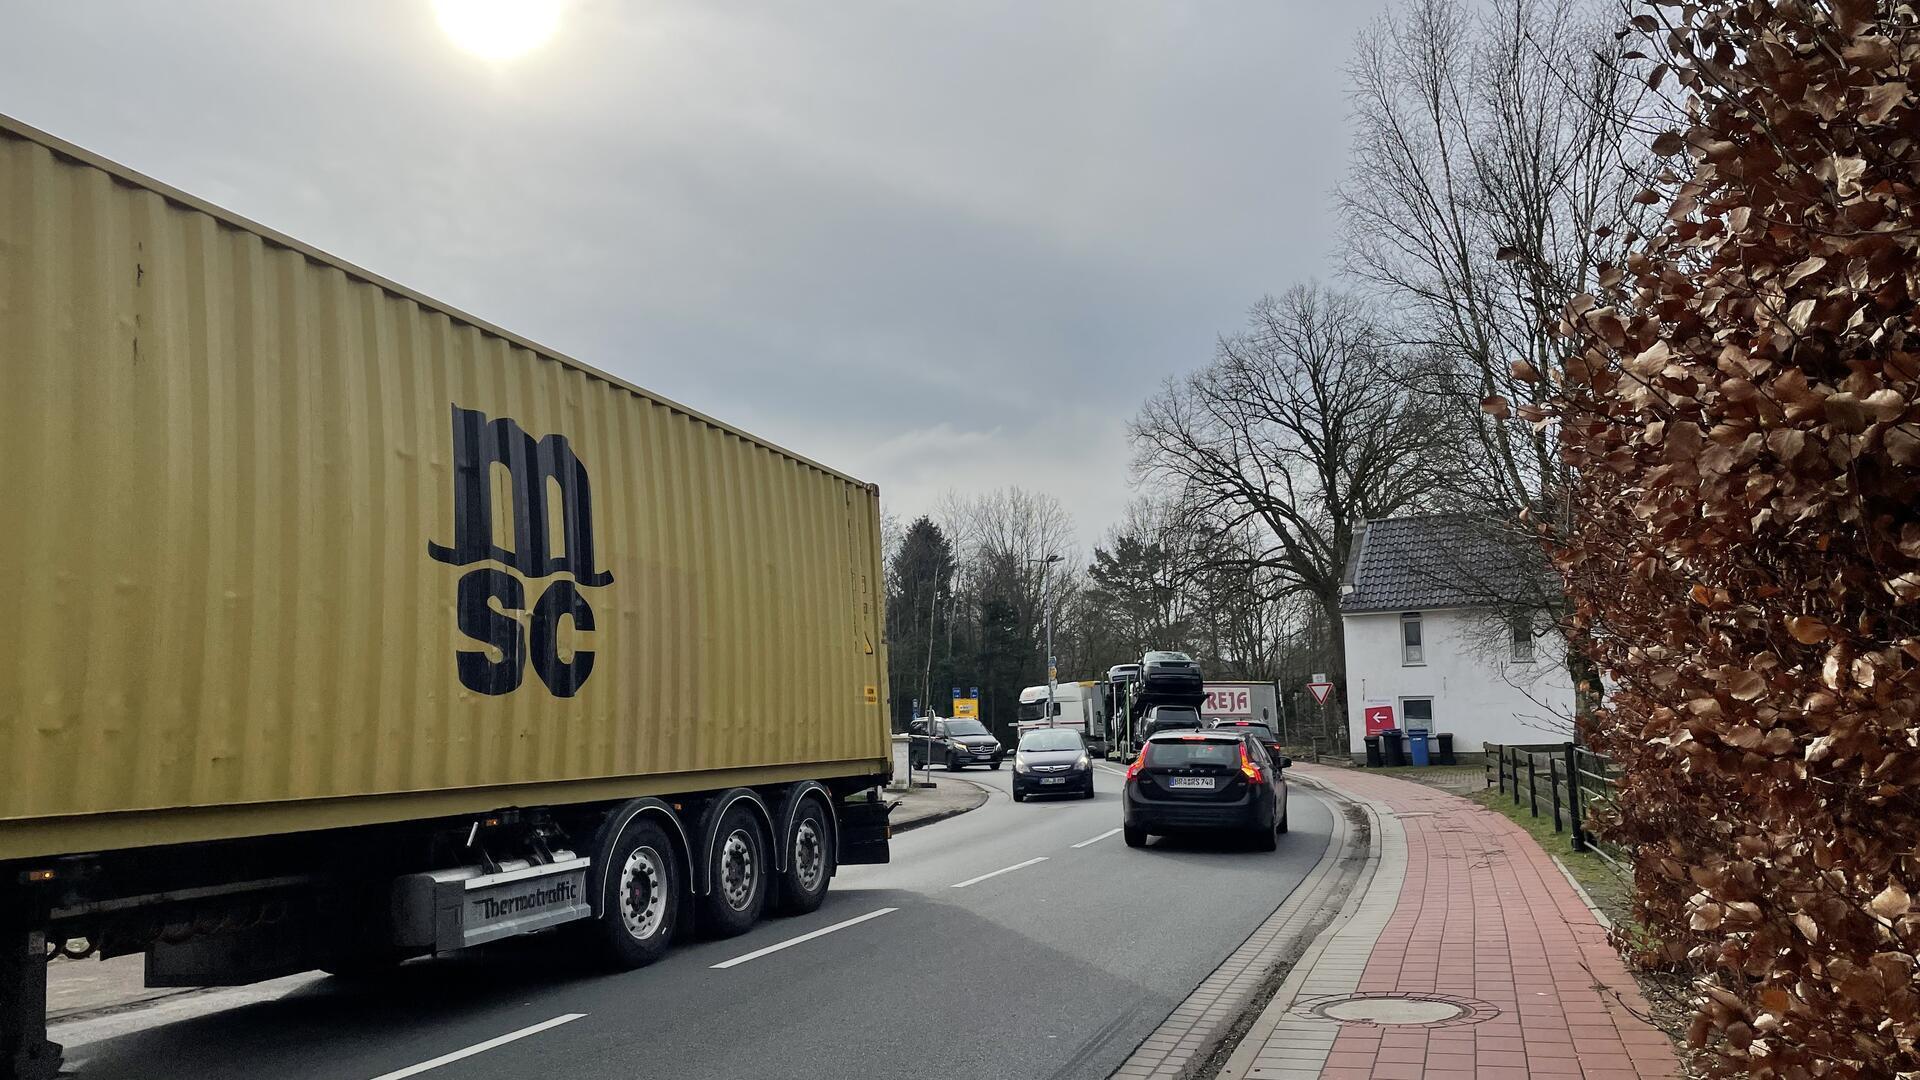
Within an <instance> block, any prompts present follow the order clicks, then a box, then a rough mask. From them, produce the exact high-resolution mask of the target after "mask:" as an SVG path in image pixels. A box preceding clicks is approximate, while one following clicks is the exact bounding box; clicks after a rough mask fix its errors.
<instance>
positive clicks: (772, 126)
mask: <svg viewBox="0 0 1920 1080" xmlns="http://www.w3.org/2000/svg"><path fill="white" fill-rule="evenodd" d="M1379 2H1380V0H1360V2H1357V3H1348V4H1340V5H1323V4H1294V3H1282V4H1276V3H1272V2H1271V0H1207V2H1205V3H1199V2H1194V3H1146V2H1144V0H1141V2H1133V0H1060V2H1058V3H1049V4H1031V3H1014V2H1012V0H979V2H976V3H968V4H958V5H955V4H948V5H940V4H924V5H904V4H895V3H885V2H881V0H845V2H842V3H834V4H827V5H819V4H815V5H793V4H787V3H774V2H772V0H739V2H737V3H731V4H727V5H716V4H711V3H708V2H705V0H652V2H650V3H647V4H644V5H641V4H627V3H616V2H614V0H575V2H574V3H572V4H570V5H569V10H568V13H567V15H566V16H565V20H564V22H563V24H562V26H561V29H560V31H559V33H558V34H557V35H556V36H555V38H554V39H553V40H552V41H551V42H550V43H549V44H547V45H546V46H544V47H542V48H541V49H539V50H537V51H535V52H534V53H532V54H529V55H528V56H527V57H525V58H523V59H521V60H519V61H515V62H511V63H489V62H485V61H480V60H477V59H475V58H473V57H471V56H469V55H467V54H464V53H461V52H459V51H457V50H456V49H454V48H453V47H452V46H451V44H450V43H449V42H448V41H447V40H446V39H445V37H444V35H442V34H441V32H440V31H439V29H438V27H437V26H436V25H435V23H434V20H433V18H432V15H431V13H430V11H429V7H428V5H427V4H426V3H425V0H420V2H418V3H402V2H395V0H337V2H333V3H328V4H308V5H291V4H274V5H241V6H239V7H235V6H233V5H231V4H222V3H214V2H213V0H179V2H176V3H173V4H167V5H151V4H144V3H138V2H135V0H122V2H117V3H116V2H110V0H100V2H96V3H89V4H35V5H21V6H19V9H18V10H16V11H14V12H12V13H11V14H10V15H9V33H8V34H7V35H6V36H5V37H4V39H0V100H4V101H6V102H7V103H8V105H7V108H8V109H9V110H10V111H12V112H13V113H14V114H15V115H17V116H19V117H20V118H21V119H23V120H25V121H27V122H28V123H32V124H35V125H37V126H40V127H43V128H46V129H47V130H49V131H52V132H53V133H55V134H57V135H59V136H61V137H63V138H66V139H69V140H72V141H74V142H77V143H79V144H80V145H83V146H86V147H88V148H90V149H93V150H96V151H98V152H101V153H103V154H106V155H107V156H109V157H113V158H115V159H117V160H120V161H122V162H124V163H126V164H128V165H129V166H131V167H133V168H135V169H138V170H140V171H143V172H147V173H149V174H151V175H154V176H156V177H158V178H160V179H162V180H164V181H166V182H168V183H172V184H175V185H177V186H179V187H182V188H184V189H186V190H188V191H192V192H194V193H196V194H199V195H202V196H205V197H207V198H210V199H212V200H213V201H215V202H218V203H221V204H223V205H226V206H228V207H230V208H231V209H233V210H235V211H236V212H238V213H241V214H244V215H246V216H249V217H253V218H255V219H256V220H259V221H262V222H264V223H266V224H269V225H271V226H273V227H275V228H278V229H280V230H282V231H284V232H287V233H290V234H292V235H294V236H298V237H300V238H301V239H303V240H306V241H308V242H310V243H313V244H315V245H316V246H319V247H321V248H324V249H326V250H329V251H332V252H335V253H336V254H338V255H340V256H342V257H343V258H346V259H348V260H350V261H353V262H357V263H359V264H361V265H363V266H366V267H368V268H369V269H372V270H374V271H376V272H379V273H382V274H385V275H387V276H390V277H393V278H395V279H396V280H400V281H404V282H406V283H408V284H409V285H412V286H414V287H416V288H419V289H420V290H421V291H423V292H426V293H428V294H429V295H433V296H438V297H440V298H442V299H444V300H446V301H447V302H449V303H452V304H454V305H456V306H458V307H461V308H464V309H466V310H469V311H472V312H474V313H475V314H477V315H480V316H481V317H483V318H486V319H488V320H490V321H493V322H496V323H499V324H501V325H503V326H508V327H511V328H513V329H515V330H517V331H519V332H521V333H524V334H526V335H527V336H529V337H531V338H534V339H535V340H538V341H541V342H544V343H546V344H549V345H551V346H553V347H555V348H558V349H560V350H562V351H565V352H568V353H571V354H573V355H576V356H578V357H580V358H581V359H583V360H585V361H587V362H589V363H592V364H594V365H596V366H598V367H602V368H605V369H607V370H610V371H613V372H615V373H617V374H619V375H621V376H623V377H626V378H629V379H632V380H633V381H635V382H637V383H639V384H641V385H643V386H647V387H649V388H652V389H655V390H657V391H659V392H660V393H662V394H665V395H667V396H669V397H672V398H676V399H678V400H682V401H685V402H686V403H688V404H689V405H692V406H694V407H696V408H699V409H701V410H703V411H706V412H709V413H711V414H713V415H716V416H719V417H722V418H724V419H727V420H729V421H731V422H734V423H737V424H740V425H741V426H743V427H746V428H747V429H749V430H753V431H756V432H759V433H761V434H764V435H766V436H767V437H768V438H771V439H773V440H774V441H776V442H779V443H781V444H783V445H787V446H790V447H792V448H793V449H795V450H797V451H799V452H801V453H805V454H807V455H809V456H811V457H815V458H818V459H820V460H822V461H825V462H827V463H829V464H831V465H834V466H836V467H838V468H842V469H844V470H846V471H848V472H850V473H852V474H854V475H857V476H862V477H866V478H870V479H873V480H875V481H876V482H879V483H881V484H882V485H883V491H884V492H885V493H886V497H887V498H888V500H889V504H890V507H891V508H892V509H894V510H896V511H900V512H909V511H912V510H917V509H923V508H926V507H928V506H931V505H932V503H933V502H934V501H936V500H937V499H938V498H939V496H940V495H941V494H942V493H943V492H946V491H948V490H960V491H977V490H984V489H989V488H995V487H1001V486H1005V485H1008V484H1017V485H1020V486H1024V487H1033V488H1039V489H1043V490H1046V491H1049V492H1051V493H1052V494H1054V495H1056V496H1057V497H1059V498H1060V499H1061V500H1062V502H1063V503H1065V504H1066V505H1067V506H1068V507H1069V508H1070V509H1071V510H1072V511H1073V513H1074V515H1075V517H1076V520H1077V521H1078V523H1079V527H1080V531H1081V534H1082V537H1083V540H1091V538H1093V537H1096V536H1098V535H1099V534H1100V533H1101V532H1102V531H1103V530H1104V529H1105V527H1106V525H1107V524H1108V523H1109V522H1110V521H1111V520H1112V519H1113V518H1114V517H1116V516H1117V515H1118V514H1119V513H1120V510H1121V507H1122V506H1123V505H1124V503H1125V501H1126V499H1127V497H1128V495H1129V494H1130V492H1129V489H1128V454H1127V448H1126V445H1125V441H1124V437H1123V431H1124V422H1125V420H1126V418H1127V417H1128V416H1130V415H1131V414H1132V413H1133V412H1134V411H1135V410H1136V409H1137V408H1138V406H1139V404H1140V402H1141V400H1142V399H1143V398H1144V397H1145V396H1146V394H1147V393H1149V392H1150V391H1151V390H1152V389H1153V388H1154V387H1156V386H1157V385H1158V384H1159V382H1160V381H1161V380H1162V379H1163V378H1164V377H1165V376H1166V375H1167V374H1169V373H1171V372H1174V371H1178V370H1184V369H1187V368H1190V367H1192V366H1194V365H1196V364H1198V363H1201V362H1203V361H1204V360H1205V359H1206V358H1207V357H1208V355H1209V354H1210V352H1211V349H1212V343H1213V340H1214V337H1215V335H1216V334H1217V333H1219V332H1220V331H1222V330H1226V329H1230V328H1232V327H1233V326H1234V325H1236V324H1237V323H1238V322H1239V321H1240V319H1241V316H1242V313H1243V312H1244V310H1245V308H1246V306H1247V305H1248V304H1249V303H1250V302H1251V301H1252V300H1254V299H1255V298H1256V297H1258V296H1259V295H1260V294H1262V293H1265V292H1270V291H1277V290H1279V289H1281V288H1284V287H1285V286H1286V285H1288V284H1290V283H1292V282H1294V281H1296V280H1300V279H1303V278H1306V277H1309V276H1314V275H1322V276H1324V275H1325V273H1326V271H1327V260H1326V257H1327V255H1328V253H1329V251H1330V249H1331V247H1332V243H1333V237H1334V234H1333V224H1332V221H1331V219H1330V214H1329V212H1328V207H1329V201H1328V198H1327V192H1328V189H1329V188H1330V186H1331V185H1332V184H1333V183H1334V182H1335V181H1336V180H1337V178H1338V176H1339V174H1340V169H1341V162H1342V161H1343V159H1344V152H1345V151H1344V144H1343V138H1344V135H1343V129H1342V122H1341V116H1342V115H1343V113H1344V111H1345V107H1344V100H1343V97H1342V77H1341V73H1340V66H1341V63H1342V57H1343V56H1344V55H1345V53H1346V51H1347V46H1348V44H1349V42H1350V40H1351V38H1352V35H1353V33H1354V31H1355V30H1356V29H1357V28H1358V27H1359V26H1360V25H1361V24H1362V23H1363V22H1364V21H1365V20H1366V19H1368V18H1370V17H1371V15H1372V14H1373V13H1374V12H1375V11H1377V10H1378V7H1379ZM943 442H944V445H943Z"/></svg>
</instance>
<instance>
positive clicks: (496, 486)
mask: <svg viewBox="0 0 1920 1080" xmlns="http://www.w3.org/2000/svg"><path fill="white" fill-rule="evenodd" d="M462 424H467V425H470V427H469V428H468V429H465V430H467V431H468V434H469V435H475V433H478V434H477V435H475V438H474V439H473V440H470V441H471V443H472V445H471V446H469V447H468V449H467V450H466V451H465V452H464V455H465V456H462V454H463V451H462V450H461V447H460V446H459V445H458V440H459V432H460V431H461V430H463V429H462V427H461V425H462ZM562 440H564V441H562ZM475 447H477V448H478V449H475ZM0 454H4V455H5V461H6V463H7V464H6V465H5V467H4V468H0V506H5V507H7V509H8V514H9V524H8V527H7V528H6V529H0V582H4V583H5V585H4V589H5V594H4V595H5V597H6V600H7V601H8V602H7V603H6V604H5V605H4V606H5V608H6V609H7V613H8V614H7V617H6V618H4V619H0V859H5V858H14V857H22V856H27V855H39V854H47V853H53V852H60V851H72V850H83V849H84V850H92V849H99V848H105V847H113V846H128V845H136V844H153V843H165V842H174V841H180V840H191V839H205V838H213V837H218V836H236V835H249V834H259V833H270V832H275V831H282V830H286V829H301V828H317V827H325V826H334V825H346V824H355V823H362V822H372V821H381V820H395V819H400V818H405V817H412V816H424V815H428V814H438V813H457V812H463V811H470V810H478V809H486V808H489V807H492V806H498V805H510V804H513V803H528V802H559V801H568V800H570V799H575V798H578V799H592V798H612V797H618V796H621V795H625V794H630V793H641V792H646V791H671V790H683V789H686V788H687V787H689V786H691V785H701V784H711V785H720V784H727V783H735V782H759V781H774V780H784V779H795V778H799V777H801V776H832V775H859V774H866V773H876V772H884V771H886V769H887V766H888V761H889V760H890V758H889V746H888V742H887V734H886V732H887V722H886V718H885V712H884V705H883V703H884V701H885V694H886V687H885V685H884V671H885V668H884V665H883V663H882V658H881V648H880V640H879V636H880V626H881V621H880V613H879V595H878V577H879V550H878V531H879V520H878V505H877V498H876V496H875V494H874V492H873V490H872V489H871V488H870V487H868V486H866V485H863V484H860V483H859V482H857V481H854V480H852V479H851V478H849V477H846V476H844V475H842V474H839V473H836V472H833V471H831V470H828V469H825V468H823V467H821V466H818V465H816V464H814V463H812V462H809V461H806V460H805V459H802V458H799V457H797V456H795V455H792V454H790V453H787V452H785V451H783V450H780V449H778V448H776V447H773V446H771V445H769V444H766V443H764V442H761V441H759V440H756V439H753V438H752V437H750V436H746V435H744V434H743V433H740V432H738V431H735V430H734V429H731V428H729V427H726V426H725V425H722V424H719V423H717V422H715V421H712V420H709V419H708V418H706V417H703V416H701V415H699V414H697V413H695V412H693V411H691V410H688V409H685V408H683V407H681V406H678V405H675V404H673V403H671V402H668V401H665V400H663V399H660V398H657V397H654V396H652V395H649V394H647V393H645V392H644V391H640V390H638V389H637V388H635V387H632V386H629V385H626V384H624V383H621V382H619V381H618V380H614V379H612V378H610V377H607V376H605V375H603V374H601V373H598V372H595V371H593V370H592V369H590V368H586V367H584V366H583V365H579V364H578V363H576V362H573V361H571V360H567V359H566V358H563V357H559V356H557V355H554V354H551V353H548V352H545V351H542V350H539V349H538V348H537V347H534V346H532V345H531V343H528V342H526V341H524V340H522V339H518V338H515V337H512V336H511V335H507V334H505V333H504V332H502V331H498V330H496V329H494V328H492V327H488V326H486V325H484V324H481V323H479V322H478V321H477V320H474V319H472V318H470V317H468V316H464V315H461V314H459V313H457V312H450V311H449V310H447V309H445V308H442V307H440V306H438V305H435V304H433V303H432V302H431V301H427V300H426V299H425V298H423V297H419V296H418V295H416V294H412V293H410V292H408V291H406V290H404V289H402V288H401V287H399V286H397V285H394V284H393V283H391V282H386V281H384V280H382V279H379V278H377V277H374V276H373V275H370V274H367V273H365V272H363V271H360V270H357V269H354V268H352V267H349V266H346V265H344V264H341V263H338V262H336V261H333V260H331V259H329V258H327V257H326V256H324V255H322V254H321V253H319V252H316V251H313V250H312V249H308V248H305V247H302V246H300V245H298V244H297V243H295V242H293V241H291V240H288V239H287V238H285V237H281V236H279V235H278V234H274V233H271V232H270V231H268V230H264V229H261V228H260V227H258V226H254V225H252V224H251V223H247V222H244V221H242V220H240V219H237V218H234V217H232V216H231V215H226V214H224V213H223V212H221V211H218V210H217V209H215V208H211V207H207V206H205V205H204V204H200V203H197V202H195V201H194V200H191V199H190V198H188V197H186V196H183V195H181V194H179V193H177V192H172V191H168V190H166V189H164V188H161V187H160V186H159V185H156V184H153V183H152V182H151V181H147V180H145V179H144V178H141V177H138V176H137V175H136V174H132V173H129V172H127V171H125V170H123V169H119V168H118V167H117V166H112V165H111V164H110V163H106V162H102V161H99V160H98V159H94V158H91V157H89V156H87V155H85V154H84V153H82V152H79V151H77V150H74V149H73V148H71V147H68V146H66V145H65V144H62V143H60V142H59V141H58V140H54V139H51V138H50V137H47V136H45V135H43V134H41V133H38V132H35V131H33V130H32V129H30V128H26V127H24V125H18V124H16V123H13V122H11V121H6V120H4V118H0ZM496 458H497V459H498V460H494V459H496ZM576 462H577V466H576ZM543 468H544V470H545V471H544V473H543V472H542V469H543ZM462 490H464V491H465V492H467V494H468V495H469V496H472V497H474V498H475V499H477V503H475V504H474V505H478V504H479V503H484V504H486V505H488V506H489V507H490V508H491V510H492V513H491V514H490V515H480V516H475V515H473V514H471V513H469V514H467V515H466V516H465V517H464V518H463V521H462V524H464V525H467V526H469V527H468V528H466V529H464V530H463V529H459V528H456V520H455V518H456V512H455V511H456V493H457V492H459V491H462ZM536 492H537V494H535V493H536ZM476 524H479V525H484V526H487V529H486V531H487V535H486V536H481V537H476V536H475V535H473V534H474V533H475V532H476V531H477V530H476V529H475V528H473V527H472V526H474V525H476ZM589 544H590V545H591V547H590V549H589V547H588V545H589ZM476 545H477V546H476ZM543 548H544V549H545V553H546V554H547V555H548V556H549V559H548V560H547V561H545V562H542V561H540V560H539V559H538V555H539V554H540V553H541V551H542V549H543ZM475 551H482V552H484V557H472V556H473V555H474V552H475ZM482 585H484V586H488V587H490V589H491V592H490V593H488V592H487V591H486V590H483V589H481V588H480V586H482ZM463 590H469V591H470V595H468V597H467V600H466V601H465V602H464V605H463V601H462V599H461V598H462V595H463ZM489 597H490V598H489ZM476 598H477V602H476ZM463 621H464V622H465V624H466V625H464V626H463ZM588 623H591V629H588ZM463 631H464V632H463ZM475 631H477V632H478V633H479V634H480V635H481V636H483V637H486V638H488V640H489V641H491V642H493V643H492V644H484V643H482V642H481V641H479V640H476V638H475V636H474V632H475ZM549 641H550V642H551V644H550V647H543V644H544V643H547V642H549ZM463 654H464V655H463ZM463 664H464V665H467V666H468V667H469V668H470V669H471V671H470V672H469V676H468V677H466V678H463V676H462V665H463ZM587 664H591V668H590V670H584V678H583V679H580V680H579V681H578V686H577V688H576V687H574V686H572V685H570V681H569V680H570V679H573V678H576V677H577V676H578V675H579V674H580V673H582V671H583V669H585V665H587ZM568 672H572V673H573V674H572V675H569V674H568ZM488 673H491V674H488ZM489 680H491V681H489ZM550 680H552V681H553V682H554V684H555V685H553V686H550V685H549V681H550ZM509 684H512V688H511V689H506V687H507V686H508V685H509ZM476 686H478V689H476ZM569 691H571V693H569Z"/></svg>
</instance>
